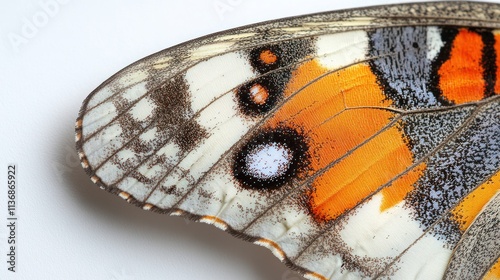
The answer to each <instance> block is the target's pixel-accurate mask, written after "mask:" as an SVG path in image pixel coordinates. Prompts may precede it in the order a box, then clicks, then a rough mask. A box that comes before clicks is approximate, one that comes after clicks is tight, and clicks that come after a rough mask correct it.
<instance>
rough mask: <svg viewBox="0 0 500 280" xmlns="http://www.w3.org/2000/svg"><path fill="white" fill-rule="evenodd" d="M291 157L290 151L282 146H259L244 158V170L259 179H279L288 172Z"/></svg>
mask: <svg viewBox="0 0 500 280" xmlns="http://www.w3.org/2000/svg"><path fill="white" fill-rule="evenodd" d="M292 156H293V155H292V152H291V151H290V149H288V148H287V147H286V146H284V145H282V144H279V143H269V144H263V145H259V146H257V147H256V148H255V149H253V150H252V151H250V153H248V155H247V156H246V158H245V162H246V170H247V171H248V173H250V174H251V175H252V176H254V177H256V178H259V179H264V180H266V179H272V178H275V177H279V176H281V175H283V174H285V172H286V171H287V170H288V167H289V165H290V162H291V160H292Z"/></svg>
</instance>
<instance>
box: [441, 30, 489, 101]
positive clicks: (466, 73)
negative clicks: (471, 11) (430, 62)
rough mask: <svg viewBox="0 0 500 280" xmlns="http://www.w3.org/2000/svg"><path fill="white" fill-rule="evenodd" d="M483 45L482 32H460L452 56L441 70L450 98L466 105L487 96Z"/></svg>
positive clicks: (447, 95) (445, 88)
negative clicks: (482, 61) (482, 60)
mask: <svg viewBox="0 0 500 280" xmlns="http://www.w3.org/2000/svg"><path fill="white" fill-rule="evenodd" d="M483 47H484V43H483V40H482V37H481V35H479V34H478V33H476V32H473V31H470V30H467V29H461V30H460V31H459V33H458V34H457V36H456V37H455V40H454V41H453V45H452V48H451V52H450V58H449V59H448V60H447V61H446V62H444V63H443V65H441V67H440V68H439V70H438V74H439V87H440V89H441V91H442V93H443V96H444V97H445V98H446V99H448V100H450V101H452V102H454V103H456V104H462V103H467V102H471V101H477V100H481V99H483V98H484V92H485V89H486V84H485V81H484V79H483V72H484V69H483V66H482V63H481V59H482V55H483Z"/></svg>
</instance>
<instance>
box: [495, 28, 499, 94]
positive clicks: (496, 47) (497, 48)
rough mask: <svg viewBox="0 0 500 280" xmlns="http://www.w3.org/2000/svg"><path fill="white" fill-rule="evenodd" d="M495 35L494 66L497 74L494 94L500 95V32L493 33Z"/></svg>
mask: <svg viewBox="0 0 500 280" xmlns="http://www.w3.org/2000/svg"><path fill="white" fill-rule="evenodd" d="M494 34H495V46H494V48H495V53H496V54H497V60H496V66H497V73H496V76H497V78H496V83H495V93H496V94H500V31H497V32H495V33H494Z"/></svg>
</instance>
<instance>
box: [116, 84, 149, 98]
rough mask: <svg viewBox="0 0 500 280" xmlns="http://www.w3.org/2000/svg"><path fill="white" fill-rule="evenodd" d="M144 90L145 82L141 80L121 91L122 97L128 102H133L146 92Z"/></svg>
mask: <svg viewBox="0 0 500 280" xmlns="http://www.w3.org/2000/svg"><path fill="white" fill-rule="evenodd" d="M146 92H147V89H146V82H141V83H138V84H136V85H134V86H132V87H130V88H129V89H127V90H125V91H124V92H123V93H122V97H123V98H125V99H127V100H128V101H129V102H134V101H136V100H137V99H139V98H140V97H141V96H143V95H144V94H146Z"/></svg>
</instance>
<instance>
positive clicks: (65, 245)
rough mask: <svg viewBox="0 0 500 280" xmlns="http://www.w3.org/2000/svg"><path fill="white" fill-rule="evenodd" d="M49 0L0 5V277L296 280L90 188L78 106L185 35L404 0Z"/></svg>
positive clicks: (255, 253) (254, 250)
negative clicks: (14, 174)
mask: <svg viewBox="0 0 500 280" xmlns="http://www.w3.org/2000/svg"><path fill="white" fill-rule="evenodd" d="M55 1H56V0H34V1H31V0H24V1H7V0H0V2H1V4H0V97H1V98H0V135H1V136H0V279H115V280H121V279H129V280H130V279H242V280H244V279H265V280H269V279H282V280H299V279H302V278H301V277H299V276H298V275H296V274H295V273H293V272H291V271H289V270H288V269H287V268H286V267H285V266H284V265H282V264H281V263H280V262H279V261H278V259H276V258H275V257H274V256H273V255H272V254H271V252H269V251H268V250H266V249H264V248H262V247H258V246H256V245H253V244H250V243H247V242H243V241H241V240H239V239H236V238H233V237H231V236H230V235H229V234H227V233H224V232H222V231H220V230H218V229H216V228H215V227H212V226H209V225H205V224H197V223H194V222H189V221H185V220H183V219H182V218H176V217H168V216H164V215H158V214H154V213H151V212H147V211H143V210H141V209H139V208H137V207H134V206H132V205H129V204H127V203H125V202H124V201H122V200H121V199H119V198H118V197H115V196H112V195H110V194H108V193H106V192H104V191H101V190H99V188H97V187H96V186H94V185H93V184H92V183H91V182H90V180H89V179H88V178H87V176H86V175H85V173H84V172H83V169H82V168H81V167H80V164H79V161H78V159H77V157H76V153H75V150H74V128H73V127H74V121H75V119H76V117H77V114H78V110H79V108H80V105H81V102H82V101H83V99H84V98H85V97H86V96H87V95H88V94H89V93H90V92H91V91H92V90H93V89H94V88H95V87H97V86H98V85H99V84H100V83H101V82H103V81H104V80H105V79H107V78H108V77H109V76H111V75H112V74H114V73H115V72H117V71H118V70H120V69H121V68H123V67H125V66H127V65H128V64H130V63H132V62H134V61H136V60H138V59H140V58H142V57H144V56H146V55H149V54H151V53H153V52H156V51H159V50H161V49H164V48H166V47H169V46H172V45H175V44H178V43H181V42H183V41H186V40H189V39H193V38H196V37H199V36H202V35H206V34H209V33H213V32H216V31H221V30H225V29H228V28H233V27H238V26H241V25H245V24H250V23H255V22H259V21H264V20H270V19H277V18H281V17H286V16H294V15H300V14H307V13H313V12H322V11H328V10H335V9H341V8H352V7H360V6H364V5H373V4H388V3H396V2H408V1H382V0H376V1H368V0H364V1H363V0H357V1H354V0H351V1H333V0H332V1H325V0H308V1H292V0H280V1H272V0H259V1H256V0H205V1H201V0H200V1H198V0H189V1H186V0H184V1H164V0H163V1H161V0H146V1H144V0H143V1H123V0H122V1H118V0H113V1H102V0H99V1H98V0H86V1H78V0H65V1H62V0H58V2H55ZM497 2H498V1H497ZM43 3H52V6H50V7H51V9H47V7H45V8H44V4H43ZM54 3H56V5H54ZM9 163H15V164H17V167H18V182H17V183H18V189H17V190H18V193H17V194H18V196H17V203H18V205H17V209H16V210H17V216H18V218H19V220H18V221H17V223H18V228H17V252H16V254H17V265H16V271H17V272H16V273H11V272H8V271H7V263H6V261H7V256H6V254H7V247H8V244H7V235H8V232H7V227H6V225H7V220H6V218H7V207H6V201H7V165H8V164H9Z"/></svg>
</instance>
